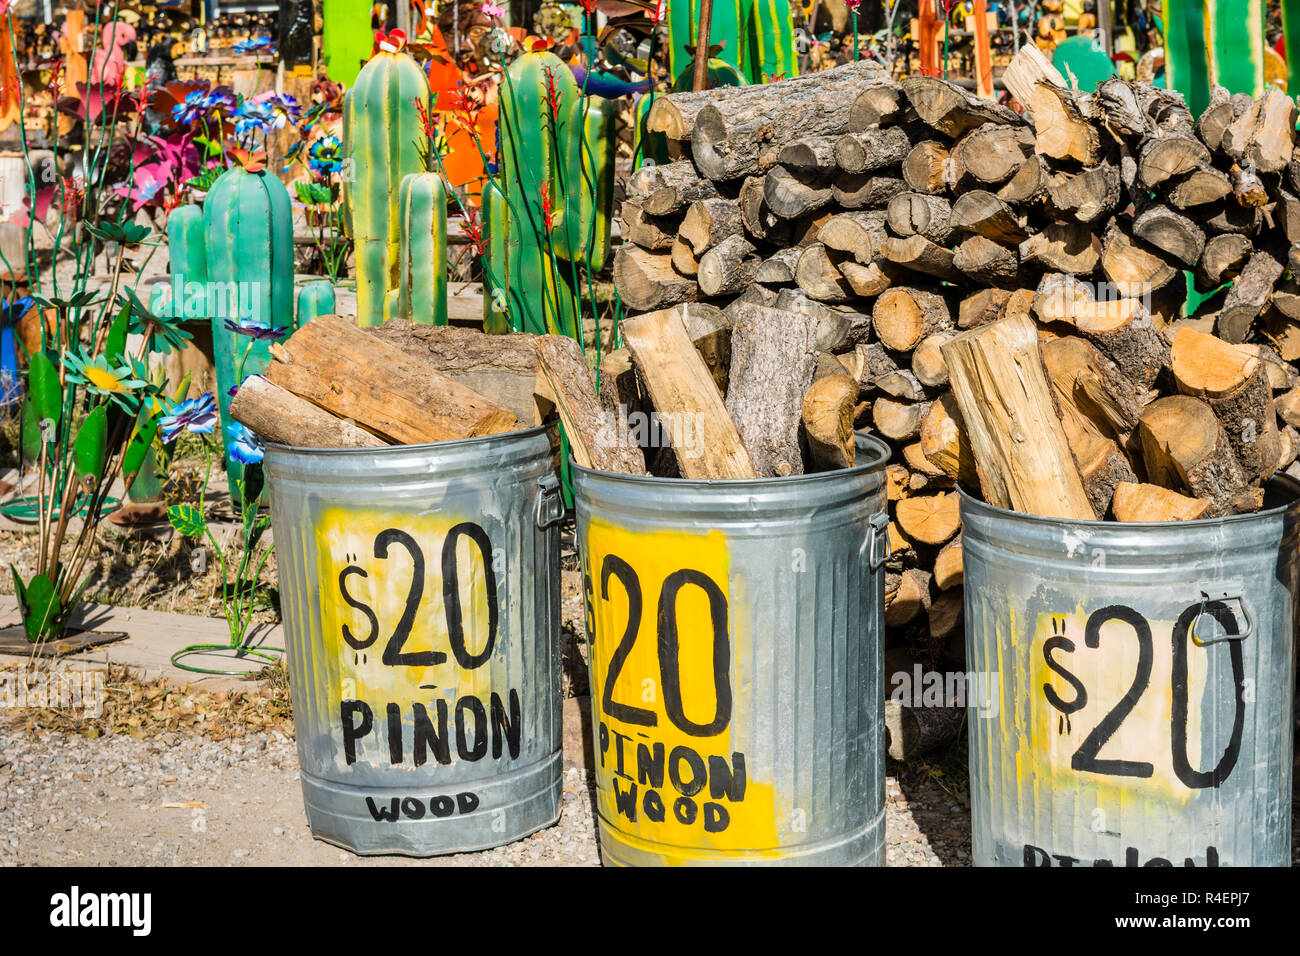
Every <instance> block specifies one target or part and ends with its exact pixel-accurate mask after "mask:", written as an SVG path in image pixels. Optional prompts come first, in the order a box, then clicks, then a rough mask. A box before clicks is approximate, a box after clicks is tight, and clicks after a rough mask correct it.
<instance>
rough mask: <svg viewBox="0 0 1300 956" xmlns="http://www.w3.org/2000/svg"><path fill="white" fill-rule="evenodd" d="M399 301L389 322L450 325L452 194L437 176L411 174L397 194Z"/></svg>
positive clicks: (389, 315)
mask: <svg viewBox="0 0 1300 956" xmlns="http://www.w3.org/2000/svg"><path fill="white" fill-rule="evenodd" d="M397 204H398V223H399V232H400V242H399V247H398V259H397V273H398V274H397V298H396V300H395V301H394V304H393V305H392V306H391V311H390V312H389V313H388V314H386V315H385V319H386V320H387V319H391V318H402V319H409V320H410V321H412V322H417V323H419V324H421V325H446V324H447V193H446V191H445V190H444V188H443V185H442V177H441V176H440V175H438V174H437V173H412V174H411V175H409V176H407V177H406V178H405V179H403V180H402V182H401V185H400V187H399V188H398V199H397Z"/></svg>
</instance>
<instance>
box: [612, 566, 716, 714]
mask: <svg viewBox="0 0 1300 956" xmlns="http://www.w3.org/2000/svg"><path fill="white" fill-rule="evenodd" d="M611 577H615V578H617V579H618V581H619V583H620V584H621V585H622V586H623V591H624V593H625V594H627V610H628V618H627V624H626V625H625V626H624V628H623V636H622V638H620V640H619V642H618V646H617V647H615V648H614V653H613V654H611V655H610V659H609V670H608V672H606V674H605V686H604V690H603V693H602V695H601V704H602V707H603V708H604V710H605V713H606V714H608V715H609V716H610V717H613V718H616V719H618V720H621V721H623V722H625V723H629V724H635V725H637V726H641V727H654V726H655V725H656V724H658V722H659V716H658V715H657V714H656V713H655V712H654V711H652V710H648V709H646V708H644V707H634V706H632V705H630V704H625V703H622V702H620V701H616V700H614V685H615V683H616V682H617V681H618V676H619V674H621V673H622V671H623V667H624V666H625V665H626V664H627V659H628V655H630V654H631V653H632V648H633V646H634V645H635V644H636V639H637V635H638V634H639V633H640V630H641V616H642V613H643V608H644V602H643V598H642V594H641V581H640V578H639V577H638V576H637V573H636V571H635V570H633V568H632V566H631V565H630V564H628V563H627V562H626V561H624V560H623V559H622V558H620V557H618V556H617V555H613V554H608V555H606V556H605V560H604V562H603V563H602V565H601V569H600V597H601V599H602V600H605V601H608V600H609V579H610V578H611ZM687 585H690V586H692V587H697V588H699V589H700V590H701V591H703V592H704V594H705V595H706V596H707V597H708V599H709V622H710V629H711V631H712V640H713V655H712V665H713V691H714V700H715V704H714V711H713V718H712V719H711V720H710V721H709V722H708V723H705V724H701V723H697V722H695V721H693V720H691V719H690V718H689V717H687V716H686V710H685V707H684V705H683V701H682V685H681V659H680V658H681V641H680V636H679V631H678V625H677V599H678V595H679V593H680V592H681V590H682V588H683V587H686V586H687ZM727 614H728V612H727V598H726V595H724V594H723V593H722V589H721V588H720V587H719V586H718V584H717V582H716V581H714V580H713V579H712V578H710V577H709V576H708V575H707V574H704V573H702V572H700V571H695V570H692V569H689V568H683V569H682V570H680V571H674V572H673V573H672V574H670V575H668V577H667V579H666V580H665V581H664V584H663V587H662V588H661V589H660V593H659V603H658V614H657V625H658V626H657V628H656V633H657V638H658V640H657V642H656V643H657V650H658V658H659V679H660V685H661V686H662V688H663V697H664V711H665V712H666V713H667V715H668V719H669V720H670V721H671V722H672V723H673V725H674V726H675V727H676V728H677V729H678V730H680V731H681V732H682V733H684V734H689V735H690V736H692V737H713V736H715V735H717V734H720V733H722V732H723V731H724V730H726V729H727V726H728V725H729V724H730V723H731V632H730V628H729V626H728V617H727Z"/></svg>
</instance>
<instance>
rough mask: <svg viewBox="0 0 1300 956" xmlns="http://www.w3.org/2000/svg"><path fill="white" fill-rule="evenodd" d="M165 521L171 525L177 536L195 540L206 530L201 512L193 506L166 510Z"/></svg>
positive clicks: (175, 506) (173, 506) (176, 506)
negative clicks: (181, 535) (180, 535)
mask: <svg viewBox="0 0 1300 956" xmlns="http://www.w3.org/2000/svg"><path fill="white" fill-rule="evenodd" d="M167 520H168V521H170V522H171V523H172V527H173V528H175V529H176V532H177V534H183V535H185V537H187V538H197V537H198V536H199V535H201V534H203V532H204V530H206V528H207V526H208V525H207V522H206V521H204V520H203V512H202V511H200V510H199V509H198V508H196V507H194V506H193V505H172V506H171V507H170V508H168V509H167Z"/></svg>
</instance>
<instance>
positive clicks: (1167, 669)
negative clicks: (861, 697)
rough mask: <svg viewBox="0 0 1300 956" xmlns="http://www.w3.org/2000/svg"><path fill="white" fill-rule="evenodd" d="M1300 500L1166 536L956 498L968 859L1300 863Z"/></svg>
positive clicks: (1275, 500) (1270, 503)
mask: <svg viewBox="0 0 1300 956" xmlns="http://www.w3.org/2000/svg"><path fill="white" fill-rule="evenodd" d="M1297 495H1300V484H1297V483H1296V482H1294V481H1292V480H1290V479H1286V478H1279V479H1277V480H1275V481H1274V482H1273V483H1272V485H1270V487H1269V489H1268V497H1267V498H1266V500H1265V509H1264V510H1263V511H1260V512H1258V513H1256V514H1252V515H1239V516H1236V517H1230V518H1221V519H1212V520H1204V521H1188V522H1182V523H1168V524H1136V523H1134V524H1126V523H1118V522H1096V521H1082V522H1080V521H1066V520H1061V519H1055V518H1040V517H1035V516H1031V515H1023V514H1016V513H1013V512H1009V511H1003V510H1001V509H998V508H993V507H990V506H989V505H987V504H984V503H982V502H979V501H975V500H974V499H972V498H969V497H966V496H964V495H963V497H962V501H961V508H962V525H963V537H962V548H963V551H964V562H965V582H966V656H967V666H968V667H970V668H971V669H972V670H973V671H974V672H975V673H976V674H977V675H978V674H984V675H989V679H996V681H997V683H996V685H993V686H995V687H996V689H997V690H996V693H994V694H993V695H991V702H992V704H993V706H988V703H990V702H989V701H986V702H984V704H985V706H982V707H980V708H978V709H976V708H971V709H970V710H969V725H970V789H971V812H972V818H973V819H972V829H973V836H974V856H975V862H976V864H977V865H983V866H1020V865H1025V866H1111V865H1113V866H1137V865H1141V866H1170V865H1173V866H1287V865H1289V864H1290V862H1291V857H1290V852H1291V851H1290V847H1291V762H1292V759H1293V754H1292V709H1291V707H1292V699H1293V695H1294V692H1295V664H1296V661H1295V619H1296V618H1295V615H1296V603H1295V598H1296V595H1297V590H1296V586H1297V555H1296V541H1297V522H1298V521H1300V501H1297Z"/></svg>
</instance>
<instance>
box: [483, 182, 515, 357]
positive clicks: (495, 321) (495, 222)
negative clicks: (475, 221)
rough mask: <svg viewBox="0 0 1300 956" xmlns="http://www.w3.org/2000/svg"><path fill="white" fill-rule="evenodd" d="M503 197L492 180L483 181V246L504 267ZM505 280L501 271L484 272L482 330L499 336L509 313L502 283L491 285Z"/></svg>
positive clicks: (505, 328)
mask: <svg viewBox="0 0 1300 956" xmlns="http://www.w3.org/2000/svg"><path fill="white" fill-rule="evenodd" d="M507 214H508V210H507V209H506V198H505V196H504V194H502V192H501V188H500V187H499V186H498V185H497V183H496V180H495V179H489V180H487V182H485V183H484V184H483V198H482V205H481V207H480V210H479V215H480V220H481V223H482V230H483V249H484V251H485V253H486V255H487V261H488V262H489V263H496V265H497V268H499V269H503V270H504V269H505V267H506V260H507V258H508V252H507V250H506V217H507ZM494 278H496V279H498V281H501V282H504V280H505V274H504V272H503V273H502V274H501V275H500V276H499V277H498V276H496V275H495V273H494V275H491V276H489V275H488V274H487V273H486V272H485V273H484V275H483V331H484V332H487V333H490V334H492V335H500V334H502V333H505V332H509V331H510V316H509V315H508V302H507V296H506V289H505V286H504V285H502V286H499V287H493V285H492V280H493V279H494Z"/></svg>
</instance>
